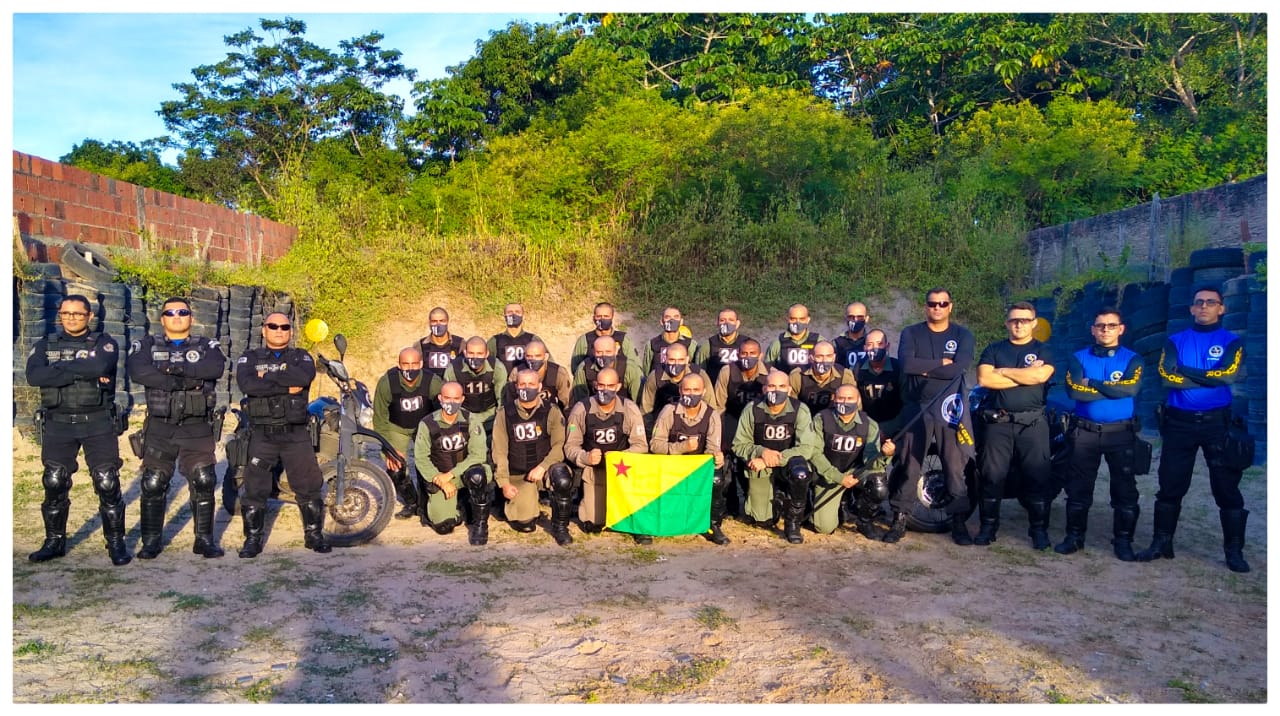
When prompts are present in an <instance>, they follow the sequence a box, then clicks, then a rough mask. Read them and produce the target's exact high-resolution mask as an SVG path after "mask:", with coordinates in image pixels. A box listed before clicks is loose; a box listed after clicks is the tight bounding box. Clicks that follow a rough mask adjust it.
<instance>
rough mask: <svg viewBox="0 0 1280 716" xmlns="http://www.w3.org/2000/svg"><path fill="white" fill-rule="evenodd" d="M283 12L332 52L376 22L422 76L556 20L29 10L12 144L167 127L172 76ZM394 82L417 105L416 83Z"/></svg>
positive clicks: (23, 146) (55, 154)
mask: <svg viewBox="0 0 1280 716" xmlns="http://www.w3.org/2000/svg"><path fill="white" fill-rule="evenodd" d="M376 6H377V5H376V4H375V5H372V7H376ZM171 7H172V6H171ZM347 7H351V5H350V4H348V5H347ZM422 7H442V4H439V3H432V4H430V5H423V6H422ZM453 7H464V6H461V5H454V6H453ZM465 7H477V8H479V9H484V8H483V7H482V6H480V5H476V4H467V5H466V6H465ZM286 15H287V16H289V17H294V18H297V19H300V20H303V21H304V22H306V23H307V32H306V38H307V39H308V40H310V41H311V42H314V43H315V44H317V45H320V46H321V47H325V48H328V49H332V50H334V51H337V50H338V41H339V40H346V39H350V38H352V37H357V36H360V35H363V34H365V33H366V32H370V31H374V30H377V31H378V32H381V33H382V34H383V35H385V39H383V41H382V42H381V46H382V47H384V48H388V49H397V50H400V51H401V52H403V53H404V57H403V62H404V64H405V66H407V67H410V68H413V69H416V70H417V71H418V79H419V80H424V79H431V78H435V77H443V76H445V74H446V73H445V67H448V66H450V65H456V64H460V63H462V62H465V61H466V60H467V59H468V58H470V57H471V56H472V55H473V54H474V53H475V48H476V41H477V40H482V39H486V38H488V37H489V33H490V31H492V30H495V29H500V28H502V27H505V26H506V25H507V23H508V22H510V21H511V20H515V19H523V20H527V21H529V22H554V21H555V20H557V19H559V15H557V14H555V13H545V12H544V13H534V12H528V13H523V12H522V13H511V12H505V13H503V12H492V13H484V14H465V15H464V14H386V13H379V14H374V13H370V14H358V15H357V14H316V13H302V12H285V11H280V12H274V11H268V10H263V11H258V12H249V13H243V14H152V13H117V14H87V13H43V14H35V13H32V12H31V8H22V9H19V11H18V12H15V13H14V14H13V15H12V16H11V17H12V22H13V26H12V34H11V35H10V36H11V38H12V41H13V46H12V53H11V54H10V58H11V59H12V61H13V66H12V80H13V90H12V92H13V93H12V98H13V114H12V119H13V134H12V137H13V149H16V150H18V151H20V152H24V153H27V154H34V155H36V156H39V157H43V158H46V159H53V160H57V159H58V158H59V157H61V156H63V155H64V154H66V153H68V152H70V151H71V148H72V146H74V145H75V144H78V143H80V142H82V141H83V140H85V139H86V138H92V139H99V140H102V141H104V142H106V141H111V140H121V141H131V142H141V141H143V140H146V139H150V138H153V137H158V136H161V135H164V134H166V133H167V132H166V130H165V127H164V123H163V122H162V121H161V120H160V117H159V115H158V114H156V112H157V110H159V109H160V103H161V102H163V101H166V100H172V99H178V98H179V95H178V92H177V91H176V90H174V89H173V87H172V85H173V84H174V83H177V82H189V81H191V80H192V76H191V70H192V68H194V67H197V66H199V65H204V64H214V63H217V62H219V61H221V60H222V59H224V58H225V57H226V53H227V49H228V48H227V46H226V45H225V44H224V43H223V41H222V38H223V37H224V36H225V35H229V34H232V33H235V32H239V31H241V30H244V29H246V28H248V27H253V28H254V29H257V21H258V18H260V17H275V18H283V17H285V16H286ZM388 89H389V90H390V91H393V92H395V93H397V94H400V95H402V96H403V97H404V98H405V108H406V110H408V111H410V112H412V111H413V105H412V103H411V101H410V100H409V91H410V83H407V82H401V83H399V84H398V85H392V86H389V87H388ZM166 159H167V160H169V161H172V157H171V156H167V157H166Z"/></svg>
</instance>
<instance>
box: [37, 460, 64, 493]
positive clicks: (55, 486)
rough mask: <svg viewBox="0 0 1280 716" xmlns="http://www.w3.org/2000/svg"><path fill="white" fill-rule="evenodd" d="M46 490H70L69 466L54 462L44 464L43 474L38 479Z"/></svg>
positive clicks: (62, 491)
mask: <svg viewBox="0 0 1280 716" xmlns="http://www.w3.org/2000/svg"><path fill="white" fill-rule="evenodd" d="M40 481H41V482H42V483H43V484H44V489H45V491H46V492H57V493H61V494H64V495H65V494H67V493H68V492H70V491H71V468H69V467H67V466H66V465H59V464H58V463H56V462H51V463H47V464H46V465H45V466H44V476H43V477H41V480H40Z"/></svg>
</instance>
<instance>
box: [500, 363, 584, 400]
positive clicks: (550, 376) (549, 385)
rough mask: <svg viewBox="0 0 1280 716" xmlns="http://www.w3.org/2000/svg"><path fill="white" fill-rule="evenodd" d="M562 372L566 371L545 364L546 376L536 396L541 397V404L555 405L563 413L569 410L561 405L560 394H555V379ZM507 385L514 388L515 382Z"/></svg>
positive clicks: (554, 365)
mask: <svg viewBox="0 0 1280 716" xmlns="http://www.w3.org/2000/svg"><path fill="white" fill-rule="evenodd" d="M562 370H568V369H567V368H565V367H564V366H562V365H557V364H555V363H550V362H549V363H547V374H546V376H544V377H543V379H542V390H541V391H540V392H539V393H538V395H540V396H542V402H544V403H555V404H556V407H558V408H560V412H564V411H566V410H568V408H569V406H567V405H561V403H560V394H559V393H557V392H556V383H557V382H558V380H557V379H558V378H559V377H560V375H559V371H562ZM507 385H511V386H514V385H515V382H514V381H513V382H511V383H508V384H507Z"/></svg>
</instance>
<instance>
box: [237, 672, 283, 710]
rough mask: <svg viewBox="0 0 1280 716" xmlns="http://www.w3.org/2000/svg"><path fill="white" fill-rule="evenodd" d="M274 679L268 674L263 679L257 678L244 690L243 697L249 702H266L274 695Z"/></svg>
mask: <svg viewBox="0 0 1280 716" xmlns="http://www.w3.org/2000/svg"><path fill="white" fill-rule="evenodd" d="M275 682H276V680H275V679H274V678H272V677H270V676H268V677H267V678H265V679H258V680H257V681H255V682H253V683H252V684H250V685H249V688H247V689H245V690H244V698H245V700H246V701H248V702H249V703H253V704H260V703H264V702H268V701H270V700H271V699H273V698H275V696H276V687H275Z"/></svg>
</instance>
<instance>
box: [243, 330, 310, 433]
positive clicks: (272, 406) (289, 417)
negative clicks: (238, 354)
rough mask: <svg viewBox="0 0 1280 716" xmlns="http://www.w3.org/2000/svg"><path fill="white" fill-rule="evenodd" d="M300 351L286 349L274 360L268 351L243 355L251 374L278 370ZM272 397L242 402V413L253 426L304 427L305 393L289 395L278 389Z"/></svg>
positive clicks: (287, 391) (247, 399)
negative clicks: (243, 409) (244, 413)
mask: <svg viewBox="0 0 1280 716" xmlns="http://www.w3.org/2000/svg"><path fill="white" fill-rule="evenodd" d="M296 350H301V349H300V348H286V349H284V350H283V351H281V352H280V357H279V358H276V357H275V355H274V353H275V351H273V350H271V349H270V348H254V349H253V350H250V351H248V352H246V353H245V358H248V362H249V363H250V364H251V365H252V367H253V369H254V372H270V371H273V370H279V369H280V368H281V367H283V366H285V365H287V364H288V362H289V354H290V353H291V352H293V351H296ZM280 391H281V392H280V393H278V394H276V395H265V396H250V397H246V398H245V399H244V404H245V410H246V412H247V415H248V416H249V420H250V421H251V422H252V423H253V424H254V425H305V424H306V422H307V393H306V391H305V390H304V391H300V392H298V393H290V392H289V389H288V388H286V387H284V386H280Z"/></svg>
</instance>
